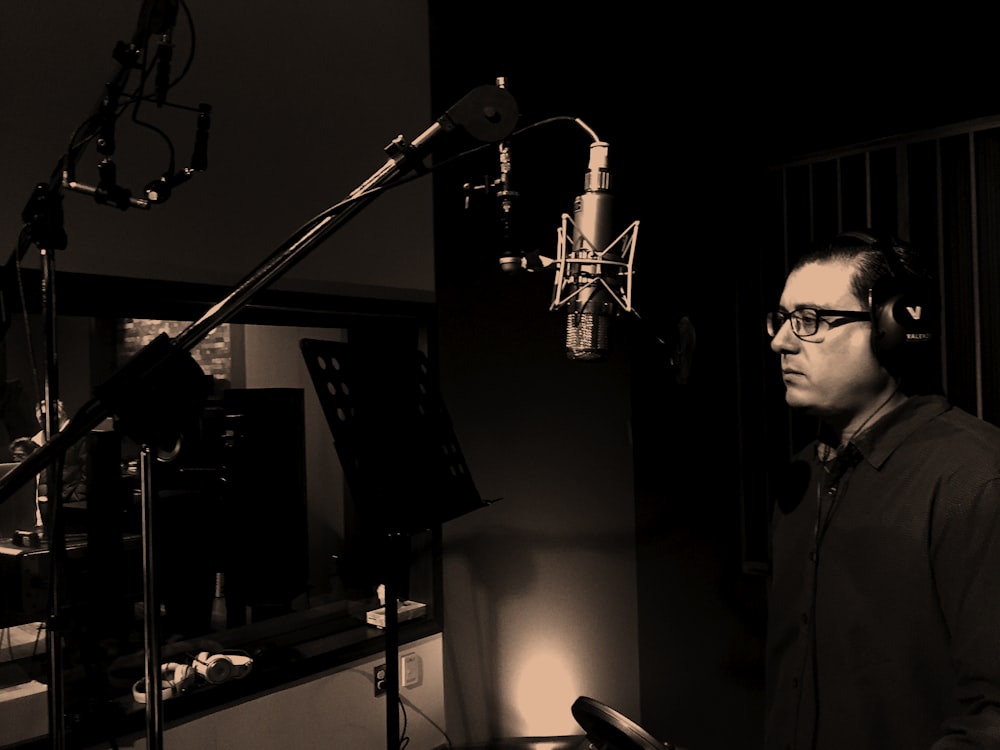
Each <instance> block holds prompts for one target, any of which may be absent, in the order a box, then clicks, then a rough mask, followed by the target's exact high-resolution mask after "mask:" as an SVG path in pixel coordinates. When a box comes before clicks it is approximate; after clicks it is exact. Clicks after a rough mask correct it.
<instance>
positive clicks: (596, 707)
mask: <svg viewBox="0 0 1000 750" xmlns="http://www.w3.org/2000/svg"><path fill="white" fill-rule="evenodd" d="M572 711H573V718H574V719H576V721H577V723H578V724H579V725H580V726H581V727H583V731H585V732H586V733H587V739H588V740H590V743H591V745H592V746H593V747H594V748H595V750H674V747H673V745H671V744H670V743H669V742H659V741H658V740H657V739H656V738H654V737H653V736H652V735H651V734H649V733H648V732H647V731H646V730H644V729H643V728H642V727H640V726H639V725H638V724H636V723H635V722H634V721H632V720H630V719H628V718H626V717H624V716H622V715H621V714H620V713H618V712H617V711H615V710H614V709H613V708H610V707H609V706H606V705H604V704H603V703H601V702H600V701H596V700H594V699H593V698H587V697H586V696H580V697H579V698H577V699H576V700H575V701H574V702H573V706H572Z"/></svg>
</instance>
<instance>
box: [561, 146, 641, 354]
mask: <svg viewBox="0 0 1000 750" xmlns="http://www.w3.org/2000/svg"><path fill="white" fill-rule="evenodd" d="M611 220H612V196H611V172H610V171H609V170H608V144H607V143H605V142H604V141H600V140H597V139H596V138H595V139H594V142H593V143H591V144H590V162H589V165H588V168H587V173H586V176H585V178H584V188H583V193H581V194H580V195H578V196H577V197H576V200H575V201H574V202H573V216H572V218H570V216H569V215H568V214H563V215H562V224H561V226H560V228H559V232H558V238H559V242H558V247H557V253H556V260H555V264H556V269H557V273H556V281H555V287H554V288H553V290H552V304H551V305H550V306H549V309H550V310H559V309H562V308H565V309H566V356H567V357H568V358H569V359H572V360H582V361H588V360H602V359H605V358H606V357H607V355H608V339H609V333H610V328H611V321H612V319H613V318H614V316H616V315H617V314H618V312H619V310H625V311H627V312H635V311H634V310H633V309H632V266H633V263H634V259H635V252H634V250H635V245H636V242H637V239H638V235H639V222H638V221H633V222H632V223H631V224H630V225H629V226H628V228H626V229H625V231H623V232H622V233H621V234H619V235H618V236H617V237H614V238H612V229H611ZM570 224H571V225H572V232H570V226H569V225H570ZM570 234H571V235H572V239H570Z"/></svg>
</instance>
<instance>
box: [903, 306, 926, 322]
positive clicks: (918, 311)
mask: <svg viewBox="0 0 1000 750" xmlns="http://www.w3.org/2000/svg"><path fill="white" fill-rule="evenodd" d="M906 312H908V313H909V314H910V317H911V318H913V319H914V320H920V316H921V315H923V313H924V308H923V307H921V306H919V305H917V306H916V307H910V306H909V305H907V306H906Z"/></svg>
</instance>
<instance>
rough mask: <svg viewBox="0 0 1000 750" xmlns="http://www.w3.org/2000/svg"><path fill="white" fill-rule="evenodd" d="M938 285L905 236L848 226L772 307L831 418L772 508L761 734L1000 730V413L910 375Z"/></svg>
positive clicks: (801, 390)
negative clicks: (978, 408)
mask: <svg viewBox="0 0 1000 750" xmlns="http://www.w3.org/2000/svg"><path fill="white" fill-rule="evenodd" d="M935 293H936V290H935V286H934V284H933V282H932V279H931V278H930V277H929V276H928V275H927V274H926V273H924V272H923V271H922V270H921V268H920V264H919V258H918V256H917V255H916V254H915V253H914V252H913V249H912V248H911V247H910V246H909V245H907V244H906V243H903V242H902V241H900V240H898V239H897V238H892V237H888V238H883V237H879V236H877V235H875V234H873V233H871V232H870V231H864V232H848V233H845V234H842V235H839V236H838V237H836V238H835V239H834V240H832V241H831V242H830V243H828V244H826V245H822V246H819V247H817V248H816V249H814V250H813V251H812V252H810V253H809V254H807V255H806V256H804V257H803V258H801V259H800V260H799V261H798V262H797V263H796V264H795V266H794V268H793V269H792V271H791V273H790V274H789V275H788V277H787V279H786V282H785V287H784V290H783V292H782V295H781V300H780V304H779V307H778V310H777V311H775V312H772V313H769V314H768V315H767V329H768V333H769V334H770V335H771V336H772V340H771V349H772V350H773V351H774V352H775V353H776V354H778V355H779V360H780V367H781V377H782V381H783V383H784V385H785V389H786V390H785V400H786V402H787V404H788V405H789V406H790V407H792V408H794V409H799V410H803V411H805V412H806V413H808V414H812V415H815V416H816V417H818V420H819V424H820V429H819V434H818V436H817V438H816V439H815V440H814V441H813V442H812V443H811V444H810V445H808V446H806V447H805V448H804V449H803V450H801V451H800V452H799V453H798V454H797V455H796V456H795V457H794V459H793V461H792V464H791V466H790V470H789V474H788V477H787V481H786V482H785V483H784V484H783V490H782V492H781V495H780V496H779V497H778V498H776V500H777V502H776V503H775V507H774V512H773V519H772V563H773V564H772V574H771V580H770V589H769V617H768V637H767V716H766V731H765V737H766V739H765V746H766V748H767V750H786V749H787V748H794V749H795V750H801V749H802V748H809V749H810V750H811V749H814V748H815V749H818V750H845V749H846V748H850V750H865V749H866V748H872V749H873V750H874V749H876V748H877V749H878V750H896V749H900V750H902V749H903V748H905V749H907V750H911V749H912V750H917V749H918V748H919V749H921V750H946V749H949V748H1000V429H998V428H997V427H995V426H993V425H991V424H988V423H986V422H984V421H982V420H980V419H977V418H976V417H974V416H972V415H970V414H968V413H966V412H965V411H962V410H961V409H959V408H956V407H954V406H952V405H950V404H949V403H948V402H947V401H946V400H945V398H944V397H943V396H941V395H936V394H933V393H925V392H922V388H921V387H918V385H917V380H918V379H917V378H915V377H914V376H919V375H923V374H926V373H927V372H929V371H933V368H932V367H929V366H927V365H926V364H925V365H924V366H923V367H921V366H919V364H918V363H919V360H920V355H924V354H927V353H933V352H934V351H935V350H934V348H933V341H934V332H935V330H934V328H935V326H934V324H936V323H937V319H938V314H937V305H936V297H935ZM929 344H930V346H928V345H929ZM924 348H928V351H927V352H924V351H922V349H924Z"/></svg>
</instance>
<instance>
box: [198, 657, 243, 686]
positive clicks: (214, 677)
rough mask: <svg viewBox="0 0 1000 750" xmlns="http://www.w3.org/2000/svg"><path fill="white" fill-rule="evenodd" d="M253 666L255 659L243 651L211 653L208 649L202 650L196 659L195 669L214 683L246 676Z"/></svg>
mask: <svg viewBox="0 0 1000 750" xmlns="http://www.w3.org/2000/svg"><path fill="white" fill-rule="evenodd" d="M252 666H253V659H252V658H251V657H250V655H249V654H246V653H243V652H239V653H233V654H209V653H208V652H207V651H202V652H201V653H199V654H198V656H197V657H195V660H194V669H195V671H196V672H197V673H198V674H200V675H201V676H202V677H204V678H205V681H206V682H209V683H211V684H213V685H219V684H221V683H223V682H226V681H228V680H238V679H240V678H241V677H245V676H246V675H247V674H248V673H249V672H250V668H251V667H252Z"/></svg>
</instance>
